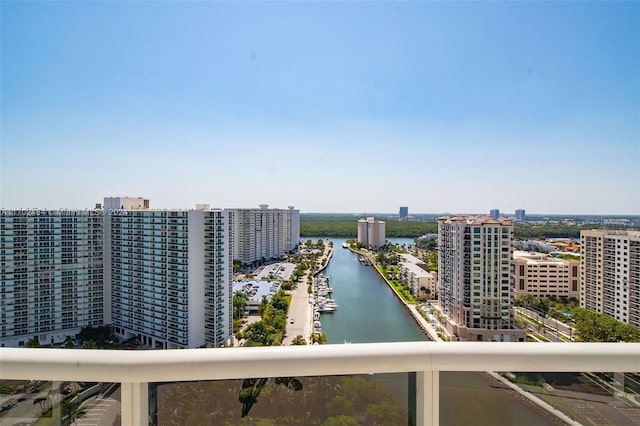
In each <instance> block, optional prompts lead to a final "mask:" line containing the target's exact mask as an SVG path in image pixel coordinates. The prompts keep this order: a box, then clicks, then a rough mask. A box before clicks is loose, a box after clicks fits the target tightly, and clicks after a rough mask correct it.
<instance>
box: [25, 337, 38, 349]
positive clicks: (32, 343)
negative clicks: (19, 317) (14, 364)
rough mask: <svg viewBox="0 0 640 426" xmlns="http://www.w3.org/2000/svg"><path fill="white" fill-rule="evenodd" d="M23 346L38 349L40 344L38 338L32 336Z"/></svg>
mask: <svg viewBox="0 0 640 426" xmlns="http://www.w3.org/2000/svg"><path fill="white" fill-rule="evenodd" d="M25 346H26V347H27V348H39V347H40V342H39V341H38V336H33V337H32V338H31V339H29V340H27V344H26V345H25Z"/></svg>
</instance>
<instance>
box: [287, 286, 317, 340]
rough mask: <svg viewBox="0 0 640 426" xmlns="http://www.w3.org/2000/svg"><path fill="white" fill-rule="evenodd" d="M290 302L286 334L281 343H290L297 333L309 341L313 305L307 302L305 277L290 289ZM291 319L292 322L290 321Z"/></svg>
mask: <svg viewBox="0 0 640 426" xmlns="http://www.w3.org/2000/svg"><path fill="white" fill-rule="evenodd" d="M290 294H291V304H290V305H289V314H288V318H287V331H286V332H287V336H286V337H285V338H284V340H283V342H282V344H283V345H290V344H291V341H292V340H293V338H294V337H296V336H297V335H302V336H304V338H305V339H306V340H307V343H309V336H310V335H311V330H312V320H313V305H312V304H310V303H309V294H308V293H307V282H306V278H305V279H303V280H301V281H300V282H299V283H298V287H297V288H296V289H295V290H292V291H291V293H290ZM291 320H293V324H292V323H291Z"/></svg>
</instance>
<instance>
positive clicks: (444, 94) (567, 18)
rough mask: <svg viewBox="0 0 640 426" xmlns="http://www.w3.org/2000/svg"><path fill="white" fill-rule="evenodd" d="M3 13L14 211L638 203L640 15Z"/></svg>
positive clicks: (5, 153)
mask: <svg viewBox="0 0 640 426" xmlns="http://www.w3.org/2000/svg"><path fill="white" fill-rule="evenodd" d="M0 8H1V9H2V13H1V14H0V19H1V26H0V27H1V28H2V29H1V35H2V37H1V40H2V49H1V51H2V53H1V71H2V72H1V76H0V78H1V90H2V96H0V102H1V110H0V111H1V112H0V119H1V123H0V124H1V127H0V136H1V141H2V142H1V147H0V148H1V151H0V155H1V158H0V165H1V171H0V177H1V184H0V185H1V186H0V194H1V195H0V207H2V208H6V209H15V208H36V207H37V208H91V207H93V206H94V204H95V203H97V202H100V201H101V200H102V197H104V196H119V195H129V196H142V197H145V198H149V199H151V200H153V204H152V206H151V208H189V207H193V206H194V205H195V203H209V204H211V206H212V207H219V208H236V207H238V208H247V207H256V206H257V205H258V204H259V203H263V202H264V203H268V204H269V205H270V206H272V207H278V208H286V207H287V206H289V205H294V206H296V208H299V209H300V210H301V211H302V212H303V213H304V212H343V213H361V212H363V211H370V212H376V211H378V212H389V213H393V212H397V211H398V207H399V206H409V209H410V212H424V213H427V212H434V213H435V212H454V213H458V212H459V213H470V212H487V213H488V212H489V210H490V209H494V208H498V209H500V211H504V212H514V211H515V210H516V209H525V210H526V211H527V214H554V213H557V214H568V215H569V214H595V215H616V214H619V215H630V214H638V213H640V152H639V150H640V148H639V145H640V142H639V141H640V120H639V117H640V41H639V40H640V29H639V27H638V25H637V23H638V21H639V20H640V4H639V3H633V2H630V3H623V2H620V3H575V2H572V3H432V2H425V3H311V4H304V3H240V4H233V3H208V2H202V3H200V2H197V3H187V4H184V3H157V2H150V3H146V2H140V3H133V2H127V3H120V2H117V3H106V2H90V3H77V2H48V3H32V2H28V3H23V2H2V3H1V4H0Z"/></svg>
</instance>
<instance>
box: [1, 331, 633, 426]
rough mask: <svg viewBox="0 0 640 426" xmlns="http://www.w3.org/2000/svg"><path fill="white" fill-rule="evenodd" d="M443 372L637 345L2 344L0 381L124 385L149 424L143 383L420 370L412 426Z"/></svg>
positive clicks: (607, 361) (580, 364)
mask: <svg viewBox="0 0 640 426" xmlns="http://www.w3.org/2000/svg"><path fill="white" fill-rule="evenodd" d="M440 371H521V372H542V371H545V372H640V344H639V343H571V344H554V343H547V344H543V343H490V342H459V343H436V342H400V343H366V344H351V345H321V346H317V345H316V346H279V347H257V348H229V349H183V350H158V351H108V350H80V349H69V350H67V349H22V348H20V349H16V348H2V349H0V379H3V380H4V379H12V380H53V381H82V382H119V383H121V410H122V412H121V415H122V424H126V425H145V424H147V422H148V383H149V382H176V381H195V380H226V379H243V378H247V377H264V375H265V372H266V373H268V376H269V377H280V376H288V377H291V376H328V375H331V376H333V375H351V374H374V373H398V372H416V373H417V390H416V391H417V392H416V394H417V401H416V407H417V413H416V416H417V419H416V420H417V424H419V425H437V424H438V423H439V372H440Z"/></svg>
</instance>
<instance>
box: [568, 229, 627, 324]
mask: <svg viewBox="0 0 640 426" xmlns="http://www.w3.org/2000/svg"><path fill="white" fill-rule="evenodd" d="M580 243H581V244H580V254H581V259H580V306H582V307H584V308H586V309H590V310H593V311H596V312H600V313H602V314H605V315H608V316H610V317H613V318H615V319H617V320H618V321H622V322H625V323H628V324H632V325H635V326H636V327H640V231H616V230H602V229H599V230H589V231H581V232H580Z"/></svg>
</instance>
